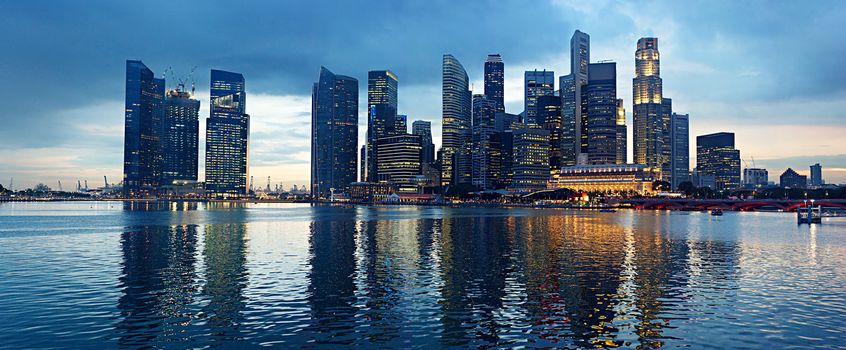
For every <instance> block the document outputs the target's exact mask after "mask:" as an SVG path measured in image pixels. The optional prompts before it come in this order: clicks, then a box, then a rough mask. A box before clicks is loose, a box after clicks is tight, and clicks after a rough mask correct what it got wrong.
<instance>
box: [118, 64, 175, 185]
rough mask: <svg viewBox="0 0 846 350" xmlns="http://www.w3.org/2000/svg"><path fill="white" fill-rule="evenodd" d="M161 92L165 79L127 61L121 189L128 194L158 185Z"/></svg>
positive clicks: (160, 160) (162, 99)
mask: <svg viewBox="0 0 846 350" xmlns="http://www.w3.org/2000/svg"><path fill="white" fill-rule="evenodd" d="M164 92H165V81H164V79H157V78H155V77H154V75H153V72H152V71H151V70H150V69H149V68H147V66H145V65H144V63H142V62H141V61H132V60H127V61H126V105H125V106H126V107H125V111H126V114H125V120H124V122H125V124H124V144H123V185H124V187H123V189H124V195H125V196H127V197H133V196H139V195H144V194H148V193H150V192H153V191H154V190H155V188H156V187H158V186H159V181H160V179H161V163H162V156H161V149H160V144H159V142H160V140H159V133H160V130H161V119H162V114H163V113H164V108H163V103H164Z"/></svg>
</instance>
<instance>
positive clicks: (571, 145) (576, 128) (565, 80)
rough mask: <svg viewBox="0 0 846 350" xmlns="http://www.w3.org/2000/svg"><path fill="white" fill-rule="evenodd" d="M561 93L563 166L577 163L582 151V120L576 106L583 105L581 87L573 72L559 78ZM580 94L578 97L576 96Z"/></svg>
mask: <svg viewBox="0 0 846 350" xmlns="http://www.w3.org/2000/svg"><path fill="white" fill-rule="evenodd" d="M558 86H559V88H560V90H559V93H560V95H561V166H573V165H576V159H577V154H579V153H581V152H580V151H581V131H580V130H581V121H580V119H578V118H577V117H576V116H577V114H579V113H577V110H576V106H581V95H577V94H576V91H577V90H578V91H581V87H580V86H579V87H578V88H577V87H576V79H575V76H574V75H573V74H569V75H564V76H562V77H560V79H559V85H558ZM577 96H578V98H576V97H577Z"/></svg>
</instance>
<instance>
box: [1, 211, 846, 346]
mask: <svg viewBox="0 0 846 350" xmlns="http://www.w3.org/2000/svg"><path fill="white" fill-rule="evenodd" d="M844 258H846V222H843V221H837V220H831V221H826V223H825V224H823V225H820V226H812V227H811V228H809V227H808V226H796V224H795V219H794V218H793V216H791V215H788V214H779V213H726V214H725V215H724V216H722V217H712V216H710V215H708V214H707V213H678V212H673V213H670V212H636V211H621V212H617V213H598V212H590V211H566V210H552V209H548V210H547V209H543V210H542V209H492V208H485V209H470V208H460V209H451V208H440V207H425V208H414V207H400V208H397V207H311V206H308V205H289V204H228V203H159V204H156V203H152V204H150V203H139V202H135V203H119V202H115V203H93V204H92V203H0V280H2V281H3V283H2V285H0V310H2V312H0V339H2V340H3V341H2V342H0V348H2V347H8V348H43V347H64V348H113V347H141V346H154V347H173V348H187V347H206V346H222V347H235V346H240V347H257V346H260V345H275V346H280V347H307V348H308V347H337V346H350V347H360V348H373V347H401V348H408V347H422V348H432V347H461V348H466V347H491V346H493V347H504V348H505V347H519V346H525V347H558V348H584V347H618V346H622V347H643V348H656V347H663V346H671V347H676V346H683V347H692V348H707V347H711V348H761V347H770V346H772V345H773V344H777V346H778V347H784V348H789V347H800V348H826V349H828V348H836V347H846V339H844V337H843V335H842V334H844V333H843V332H844V331H846V259H844Z"/></svg>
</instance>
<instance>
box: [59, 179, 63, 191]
mask: <svg viewBox="0 0 846 350" xmlns="http://www.w3.org/2000/svg"><path fill="white" fill-rule="evenodd" d="M59 192H64V190H62V180H59Z"/></svg>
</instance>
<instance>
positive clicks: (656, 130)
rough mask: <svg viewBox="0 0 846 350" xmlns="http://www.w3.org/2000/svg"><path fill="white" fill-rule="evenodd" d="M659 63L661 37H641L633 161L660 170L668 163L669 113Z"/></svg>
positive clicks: (634, 85) (634, 87)
mask: <svg viewBox="0 0 846 350" xmlns="http://www.w3.org/2000/svg"><path fill="white" fill-rule="evenodd" d="M659 62H660V57H659V54H658V38H640V40H638V41H637V51H635V77H634V81H633V83H632V90H633V91H632V92H633V96H632V104H633V110H634V133H633V136H634V142H633V146H634V162H635V163H638V164H645V165H647V166H649V167H654V168H661V167H662V166H663V165H664V164H665V163H666V162H667V161H668V159H665V158H666V157H665V156H664V152H663V149H664V147H665V146H664V143H665V142H666V139H667V137H666V136H667V131H668V128H669V115H667V116H666V118H665V116H664V114H666V113H664V112H663V109H662V106H661V104H662V98H663V96H662V95H663V94H662V91H661V75H660V70H659V67H660V66H659ZM665 119H667V120H665Z"/></svg>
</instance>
